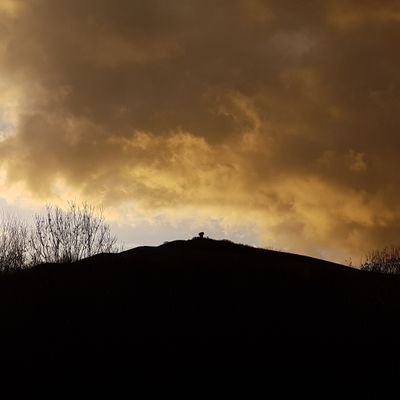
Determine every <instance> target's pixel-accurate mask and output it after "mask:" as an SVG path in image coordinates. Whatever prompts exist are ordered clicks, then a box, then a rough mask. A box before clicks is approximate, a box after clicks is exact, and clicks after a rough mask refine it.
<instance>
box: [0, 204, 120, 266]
mask: <svg viewBox="0 0 400 400" xmlns="http://www.w3.org/2000/svg"><path fill="white" fill-rule="evenodd" d="M118 250H119V247H118V245H117V238H116V237H115V236H114V235H112V233H111V229H110V226H109V225H108V224H107V223H106V221H105V219H104V216H103V214H102V211H101V209H98V208H96V207H94V206H93V205H90V204H88V203H83V204H82V205H78V204H76V203H75V202H71V203H69V206H68V208H67V209H66V210H64V209H62V208H60V207H59V206H52V205H47V206H46V209H45V212H44V213H41V214H36V215H35V216H34V217H33V221H32V223H31V224H29V223H26V222H23V221H22V220H20V219H18V218H17V217H16V216H12V215H7V214H3V216H2V218H1V223H0V270H1V271H3V272H10V271H15V270H17V269H24V268H27V267H30V266H33V265H37V264H41V263H71V262H76V261H78V260H81V259H84V258H87V257H90V256H93V255H96V254H99V253H113V252H117V251H118Z"/></svg>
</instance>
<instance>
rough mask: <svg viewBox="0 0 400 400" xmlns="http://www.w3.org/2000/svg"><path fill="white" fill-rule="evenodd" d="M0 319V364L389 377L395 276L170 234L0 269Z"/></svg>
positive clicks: (398, 297)
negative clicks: (68, 259) (376, 370)
mask: <svg viewBox="0 0 400 400" xmlns="http://www.w3.org/2000/svg"><path fill="white" fill-rule="evenodd" d="M0 321H2V329H1V332H0V343H3V344H6V346H3V351H2V360H3V363H16V364H17V365H18V366H19V367H21V366H24V367H28V368H36V367H37V366H45V365H47V366H49V365H51V366H60V365H62V366H70V367H71V366H74V367H77V366H80V367H84V368H88V369H91V370H93V369H96V368H97V369H107V368H111V367H112V368H116V366H119V367H121V366H129V367H133V366H140V368H141V369H142V371H144V370H146V369H150V370H151V371H154V368H172V365H174V364H176V363H177V364H180V365H181V366H182V365H184V366H190V365H193V364H197V365H200V364H201V363H203V362H205V363H208V364H209V367H211V366H214V367H215V366H217V365H219V366H221V367H222V366H225V367H226V366H230V367H232V366H235V368H239V369H247V368H249V366H253V367H255V366H256V365H260V364H261V365H264V367H265V368H267V367H268V368H272V367H273V368H274V370H275V371H285V372H284V373H287V371H289V370H291V371H296V374H297V373H300V372H301V371H304V370H307V368H313V369H315V370H319V369H320V368H322V369H323V368H327V367H330V368H332V366H333V365H340V367H338V369H337V370H340V371H341V373H343V371H347V372H349V373H351V374H353V375H354V373H357V371H358V372H359V373H360V374H366V373H368V372H370V371H371V367H372V366H374V365H376V364H375V363H376V362H378V363H379V365H380V370H381V371H382V370H385V371H386V372H390V373H395V372H396V371H397V365H398V362H397V358H396V357H397V356H395V354H397V353H396V349H397V342H398V339H399V337H400V336H399V334H400V278H399V277H398V276H388V275H380V274H374V273H370V272H365V271H359V270H356V269H352V268H349V267H345V266H343V265H338V264H334V263H330V262H327V261H322V260H318V259H315V258H311V257H305V256H299V255H295V254H288V253H282V252H276V251H271V250H264V249H258V248H253V247H249V246H244V245H238V244H234V243H232V242H229V241H215V240H211V239H193V240H188V241H174V242H169V243H165V244H163V245H161V246H158V247H138V248H135V249H132V250H128V251H125V252H122V253H119V254H100V255H97V256H94V257H91V258H88V259H85V260H82V261H79V262H77V263H74V264H69V265H66V264H62V265H57V264H44V265H39V266H37V267H35V268H32V269H30V270H26V271H19V272H16V273H14V274H11V275H1V276H0ZM245 366H246V367H245ZM129 367H128V370H129ZM124 368H125V367H124ZM337 370H336V371H337Z"/></svg>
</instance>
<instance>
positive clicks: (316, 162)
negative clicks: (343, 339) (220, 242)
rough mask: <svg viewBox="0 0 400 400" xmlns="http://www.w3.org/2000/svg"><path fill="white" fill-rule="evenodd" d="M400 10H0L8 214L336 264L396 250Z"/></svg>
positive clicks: (259, 5)
mask: <svg viewBox="0 0 400 400" xmlns="http://www.w3.org/2000/svg"><path fill="white" fill-rule="evenodd" d="M399 43H400V3H399V2H398V1H395V0H380V1H376V0H363V1H361V0H359V1H358V0H352V1H350V0H348V1H346V0H326V1H319V0H303V1H297V0H146V1H139V0H137V1H135V0H118V1H115V0H57V1H54V0H0V206H1V207H2V208H4V209H6V210H12V211H14V212H17V213H21V215H24V216H25V217H27V216H29V215H30V214H31V213H34V212H35V210H38V209H40V207H42V206H43V205H44V204H46V203H52V204H59V205H66V204H67V202H68V201H71V200H74V201H78V202H80V201H88V202H91V203H93V204H96V205H99V206H101V207H103V209H104V212H105V215H106V217H107V220H108V221H109V222H110V224H111V226H112V228H113V229H114V232H115V233H116V234H117V235H118V236H119V237H120V238H121V240H123V241H124V242H125V243H126V244H127V246H128V247H129V246H135V245H142V244H159V243H162V242H163V241H167V240H173V239H178V238H190V237H192V236H194V235H195V234H197V232H198V231H200V230H201V231H205V232H206V235H207V236H210V237H215V238H227V239H231V240H234V241H238V242H242V243H248V244H252V245H256V246H262V247H270V248H275V249H281V250H286V251H291V252H296V253H301V254H307V255H312V256H316V257H321V258H326V259H330V260H334V261H339V262H345V260H349V259H350V258H352V259H355V260H358V258H359V257H360V256H361V255H363V254H365V253H366V252H368V251H369V250H371V249H373V248H376V247H381V246H384V245H389V244H397V243H399V242H400V240H399V234H400V224H399V222H400V205H399V202H398V198H399V197H400V187H399V183H400V177H399V174H398V167H399V164H400V161H399V155H400V154H399V153H400V135H399V133H400V132H399V128H400V112H399V110H400V76H399V70H400V68H399V67H400V52H399Z"/></svg>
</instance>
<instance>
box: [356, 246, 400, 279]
mask: <svg viewBox="0 0 400 400" xmlns="http://www.w3.org/2000/svg"><path fill="white" fill-rule="evenodd" d="M360 269H362V270H364V271H373V272H382V273H385V274H399V273H400V247H399V246H387V247H384V248H382V249H378V250H373V251H371V252H370V253H369V254H367V256H366V260H365V262H363V263H362V264H361V265H360Z"/></svg>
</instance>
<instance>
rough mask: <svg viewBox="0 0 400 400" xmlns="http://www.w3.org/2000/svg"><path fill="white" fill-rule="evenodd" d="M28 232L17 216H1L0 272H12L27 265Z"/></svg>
mask: <svg viewBox="0 0 400 400" xmlns="http://www.w3.org/2000/svg"><path fill="white" fill-rule="evenodd" d="M27 239H28V231H27V228H26V226H25V225H24V224H23V223H22V222H20V221H19V220H18V219H17V218H16V217H15V216H11V215H6V214H3V215H1V216H0V270H1V271H4V272H10V271H13V270H16V269H20V268H24V267H25V266H26V264H27V257H26V256H27V244H28V241H27Z"/></svg>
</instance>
